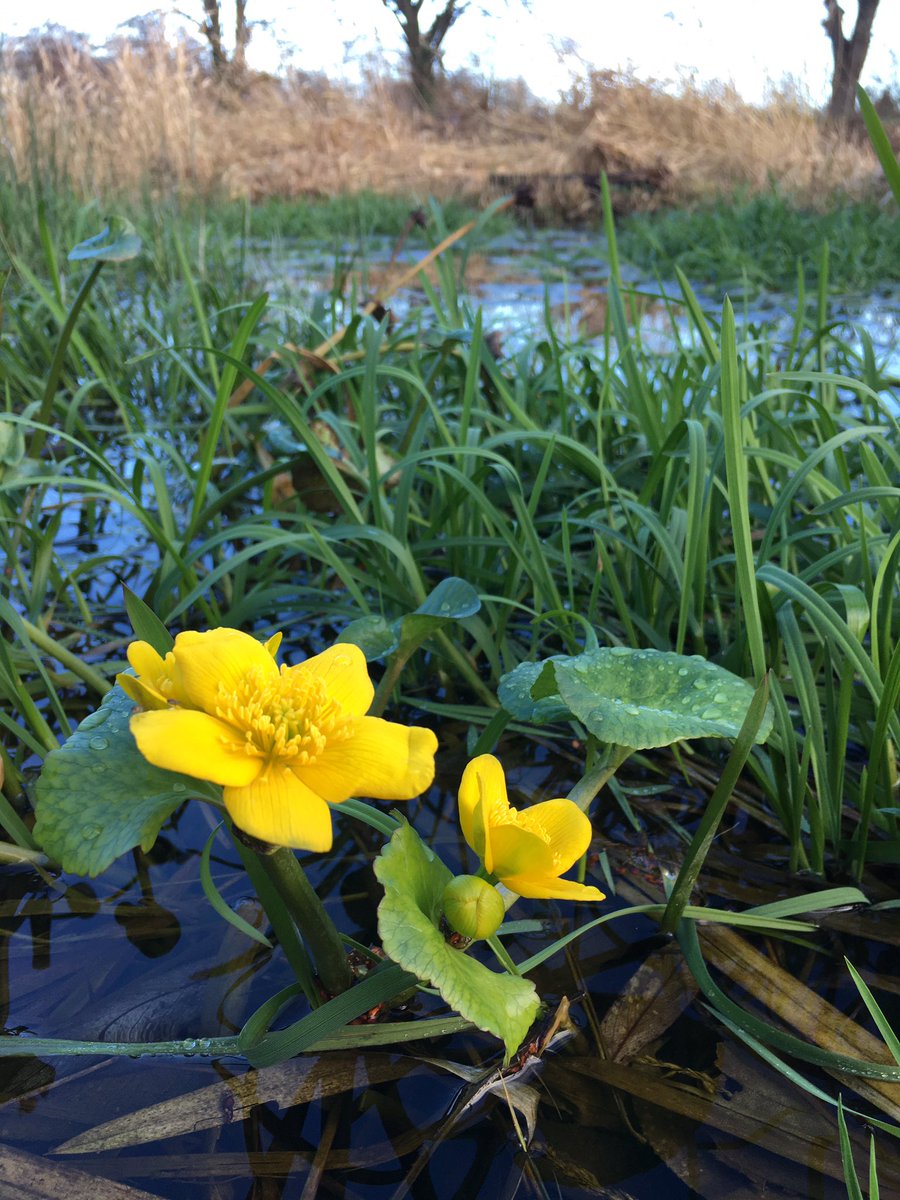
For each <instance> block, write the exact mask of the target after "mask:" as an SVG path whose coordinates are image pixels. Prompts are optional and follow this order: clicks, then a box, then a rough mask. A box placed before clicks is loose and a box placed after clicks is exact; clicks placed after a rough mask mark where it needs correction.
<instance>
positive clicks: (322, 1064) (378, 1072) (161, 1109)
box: [54, 1052, 417, 1154]
mask: <svg viewBox="0 0 900 1200" xmlns="http://www.w3.org/2000/svg"><path fill="white" fill-rule="evenodd" d="M360 1067H363V1068H364V1069H363V1070H362V1071H361V1070H360ZM416 1069H417V1063H416V1062H415V1061H414V1060H412V1059H409V1058H399V1059H398V1058H397V1056H396V1055H394V1054H373V1053H369V1054H366V1055H365V1056H363V1055H359V1054H356V1053H352V1054H344V1053H341V1052H332V1053H329V1054H326V1055H323V1056H318V1055H316V1056H313V1055H307V1056H306V1057H304V1058H295V1059H291V1060H289V1061H288V1062H284V1063H279V1064H278V1065H277V1066H273V1067H261V1068H259V1069H258V1070H256V1069H251V1070H249V1071H247V1072H246V1074H244V1075H235V1076H234V1078H232V1079H226V1080H223V1081H222V1082H220V1083H211V1084H208V1085H207V1086H206V1087H202V1088H197V1089H196V1090H194V1091H192V1092H186V1093H184V1094H183V1095H181V1096H174V1097H173V1098H172V1099H171V1100H161V1101H160V1102H159V1103H158V1104H150V1105H148V1106H147V1107H146V1108H139V1109H137V1110H136V1111H135V1112H131V1113H126V1114H125V1116H122V1117H115V1118H114V1119H113V1120H111V1121H105V1122H104V1123H103V1124H102V1125H95V1126H94V1127H93V1128H91V1129H87V1130H85V1131H84V1133H79V1134H78V1135H77V1136H76V1137H73V1138H69V1140H68V1141H66V1142H63V1143H62V1144H61V1145H59V1146H57V1147H56V1149H55V1151H54V1153H55V1154H87V1153H93V1154H96V1153H97V1152H98V1151H101V1150H119V1149H122V1148H123V1147H125V1146H140V1145H144V1144H146V1143H147V1142H157V1141H163V1140H164V1139H165V1138H171V1137H177V1136H180V1135H184V1134H188V1133H195V1132H196V1131H197V1130H200V1129H218V1128H220V1127H221V1126H224V1125H229V1124H232V1123H234V1122H236V1121H243V1120H244V1118H245V1117H248V1116H249V1115H250V1113H251V1112H252V1110H253V1109H254V1108H255V1107H256V1105H258V1104H276V1105H277V1106H278V1107H279V1108H284V1109H288V1108H293V1107H295V1106H297V1105H300V1104H308V1103H310V1101H313V1100H321V1099H322V1098H323V1097H325V1096H339V1095H341V1094H342V1093H344V1092H350V1091H352V1090H353V1089H354V1088H355V1087H359V1086H362V1085H366V1086H368V1085H370V1084H376V1083H383V1082H385V1081H387V1080H390V1079H401V1078H402V1077H403V1076H405V1075H408V1074H410V1073H411V1072H412V1071H415V1070H416Z"/></svg>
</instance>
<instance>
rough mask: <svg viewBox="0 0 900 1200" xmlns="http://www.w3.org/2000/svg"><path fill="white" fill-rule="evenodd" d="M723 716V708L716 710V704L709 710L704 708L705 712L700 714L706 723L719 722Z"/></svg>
mask: <svg viewBox="0 0 900 1200" xmlns="http://www.w3.org/2000/svg"><path fill="white" fill-rule="evenodd" d="M721 715H722V710H721V708H716V706H715V705H714V704H713V705H711V706H710V707H709V708H704V710H703V712H702V713H701V714H700V716H701V717H702V718H703V720H704V721H717V720H718V719H719V717H721Z"/></svg>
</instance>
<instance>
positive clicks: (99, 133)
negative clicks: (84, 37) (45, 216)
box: [0, 41, 876, 200]
mask: <svg viewBox="0 0 900 1200" xmlns="http://www.w3.org/2000/svg"><path fill="white" fill-rule="evenodd" d="M511 96H512V100H511ZM444 113H445V116H444V118H443V119H442V120H436V119H432V120H426V119H422V118H421V117H416V116H414V115H412V114H411V113H410V110H409V108H408V107H407V105H406V103H405V102H404V99H403V97H402V95H401V93H400V91H399V89H398V87H397V85H396V83H395V82H392V81H390V80H384V79H381V80H379V79H377V78H376V79H371V80H370V81H369V83H368V84H367V86H366V88H365V90H364V94H363V95H362V96H360V95H359V94H356V93H355V92H354V91H352V90H351V89H349V88H347V87H343V86H337V85H333V84H330V83H328V82H327V81H325V80H323V79H321V78H315V77H314V78H301V77H295V78H288V79H286V80H280V79H273V78H271V77H267V76H249V77H247V78H245V79H244V80H243V82H242V84H241V86H240V87H232V88H225V87H223V86H219V85H216V84H215V83H213V82H212V81H211V80H210V78H209V76H208V75H207V73H206V72H205V71H204V70H203V69H202V68H201V66H200V65H199V64H198V62H197V60H196V58H195V57H194V56H192V55H191V53H190V52H189V50H188V49H187V48H185V47H184V46H179V45H176V46H170V45H168V44H166V43H165V42H163V41H156V42H150V43H149V44H145V45H144V46H143V47H142V48H141V49H140V50H135V49H134V48H133V47H129V46H128V45H124V46H121V47H119V48H118V50H117V52H116V53H115V54H114V55H112V56H110V57H109V58H106V59H103V60H98V59H96V58H93V57H91V56H90V55H89V54H87V53H85V52H83V51H81V50H79V49H78V48H77V47H75V46H71V45H67V44H66V43H63V44H62V46H59V45H58V44H57V45H56V46H55V47H54V51H53V54H52V56H51V55H49V54H46V53H45V54H44V56H43V58H42V57H41V54H40V53H39V54H37V55H36V56H34V55H33V56H32V58H31V60H30V61H29V63H28V69H27V70H24V69H23V68H22V65H21V62H18V63H17V62H16V60H15V59H14V56H13V55H12V54H11V53H10V52H9V51H7V52H6V53H5V55H3V56H0V121H2V130H3V133H2V138H3V146H4V149H5V152H6V157H7V160H8V162H9V163H10V164H11V167H12V170H13V171H14V172H15V173H16V175H17V176H19V177H20V178H25V177H27V176H28V175H29V173H30V172H32V170H33V168H34V166H35V165H37V168H38V170H39V172H40V173H41V175H49V176H50V177H51V178H52V179H54V181H55V182H57V183H58V184H63V183H66V184H68V185H70V186H72V187H73V188H74V189H75V190H76V192H77V193H79V194H80V195H83V196H85V197H90V196H97V195H99V196H108V195H115V194H121V193H131V194H136V193H140V192H145V191H146V190H147V189H148V188H149V189H150V190H151V191H156V192H158V193H162V192H173V191H175V192H177V191H182V192H185V191H188V192H196V193H199V194H203V195H226V196H231V197H249V198H251V199H260V198H263V197H266V196H287V197H291V196H299V195H330V194H336V193H341V192H348V191H358V190H362V189H370V190H374V191H378V192H384V193H394V194H401V193H403V194H408V193H413V192H418V193H423V192H428V193H430V194H433V195H436V196H438V197H439V198H446V197H448V196H451V195H460V194H467V195H473V196H474V195H478V194H480V193H483V192H484V190H485V188H486V185H487V182H488V180H489V178H490V176H491V175H492V174H496V173H500V174H516V173H520V174H538V175H541V174H543V175H555V174H565V173H567V172H595V171H598V170H599V169H603V168H605V169H608V170H616V169H622V168H634V167H652V166H654V165H663V166H665V167H666V168H667V169H668V171H669V172H671V178H672V188H671V198H672V199H675V200H690V199H693V198H697V197H701V196H704V195H707V194H710V193H713V192H722V191H727V190H729V189H730V188H737V187H740V188H744V189H746V190H749V191H754V190H758V189H761V188H764V187H767V186H768V185H769V184H770V181H772V180H777V181H778V182H779V183H780V184H781V186H782V187H783V189H784V190H785V191H787V192H791V193H796V194H798V195H800V196H803V197H805V198H811V197H813V198H814V197H821V196H823V195H824V196H829V195H831V194H833V193H834V192H835V191H838V190H841V191H844V192H849V193H851V194H859V193H861V192H862V191H863V190H865V189H866V188H867V187H869V186H870V185H871V182H872V180H873V178H874V177H875V174H876V164H875V159H874V157H873V155H872V153H871V152H870V150H869V149H868V147H867V146H866V145H865V144H862V143H849V142H847V141H842V140H841V139H840V138H838V137H837V136H836V135H835V134H834V133H832V132H830V131H829V130H828V129H827V128H825V127H824V126H823V124H822V123H821V121H820V120H819V119H818V117H817V114H816V113H815V112H814V111H813V110H812V109H810V108H809V107H808V106H804V105H803V104H801V103H800V102H799V101H798V100H796V98H793V97H791V96H780V97H776V98H775V99H773V101H772V103H770V104H768V105H767V106H765V107H762V108H758V107H754V106H751V105H748V104H746V103H744V102H743V101H741V100H740V98H739V97H737V96H736V95H735V94H734V93H732V92H729V91H727V90H719V91H707V92H700V91H697V90H696V89H692V88H690V87H685V88H683V89H682V91H681V92H680V94H678V95H671V94H668V93H666V92H665V91H663V90H662V89H661V88H659V87H657V86H655V85H653V84H648V83H642V82H639V81H637V80H635V79H632V78H622V77H618V76H613V75H609V74H604V73H589V74H588V75H586V76H585V78H584V79H582V80H581V81H579V82H578V83H577V84H574V85H573V87H572V89H571V92H570V94H569V95H568V96H567V97H566V98H565V100H564V102H562V103H561V104H559V105H558V106H556V107H554V108H549V107H546V106H540V105H537V104H535V103H534V102H533V101H529V100H528V99H527V96H526V95H525V94H523V93H521V92H520V93H518V94H516V93H511V92H509V91H507V92H506V93H503V94H501V95H500V96H499V97H498V96H497V95H496V94H492V93H491V91H490V89H487V88H483V89H481V90H479V89H478V88H477V87H473V86H472V83H471V80H468V81H467V84H466V88H462V89H461V88H460V87H459V86H457V87H456V90H455V91H454V90H453V86H452V83H451V84H450V85H448V91H447V94H446V96H445V107H444Z"/></svg>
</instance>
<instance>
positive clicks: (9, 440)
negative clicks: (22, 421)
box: [0, 418, 25, 467]
mask: <svg viewBox="0 0 900 1200" xmlns="http://www.w3.org/2000/svg"><path fill="white" fill-rule="evenodd" d="M24 457H25V434H24V433H23V432H22V426H21V425H19V424H18V423H17V422H15V421H9V420H6V419H5V418H0V465H3V466H6V467H17V466H18V465H19V463H20V462H21V461H22V459H23V458H24Z"/></svg>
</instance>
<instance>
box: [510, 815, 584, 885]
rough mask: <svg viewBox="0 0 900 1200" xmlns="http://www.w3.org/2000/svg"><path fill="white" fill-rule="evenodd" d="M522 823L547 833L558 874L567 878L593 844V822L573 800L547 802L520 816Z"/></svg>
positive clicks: (524, 825)
mask: <svg viewBox="0 0 900 1200" xmlns="http://www.w3.org/2000/svg"><path fill="white" fill-rule="evenodd" d="M519 824H520V825H521V826H522V827H523V828H524V829H533V830H535V831H536V832H537V831H539V832H540V833H541V834H543V835H544V836H545V837H546V839H547V841H548V842H549V844H550V850H551V852H552V854H553V859H554V862H555V863H556V874H557V875H563V874H565V872H566V871H568V869H569V867H571V865H572V863H574V862H576V861H577V860H578V859H579V858H581V856H582V854H584V852H585V850H587V848H588V846H589V845H590V844H591V834H592V832H593V831H592V829H591V822H590V819H589V817H588V816H587V815H586V814H585V813H583V812H582V811H581V809H580V808H579V807H578V805H577V804H575V803H574V802H573V801H572V800H545V801H543V803H541V804H534V805H532V807H531V808H526V809H523V810H522V812H520V813H519Z"/></svg>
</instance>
